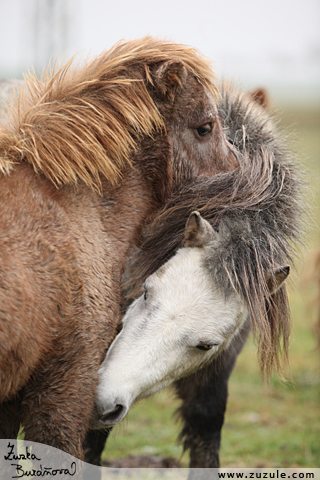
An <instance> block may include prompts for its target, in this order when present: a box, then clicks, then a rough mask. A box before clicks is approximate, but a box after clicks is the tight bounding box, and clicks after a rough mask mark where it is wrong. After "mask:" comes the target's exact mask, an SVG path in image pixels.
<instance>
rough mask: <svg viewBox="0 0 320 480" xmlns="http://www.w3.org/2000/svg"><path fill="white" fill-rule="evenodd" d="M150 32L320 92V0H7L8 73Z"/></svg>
mask: <svg viewBox="0 0 320 480" xmlns="http://www.w3.org/2000/svg"><path fill="white" fill-rule="evenodd" d="M147 34H150V35H155V36H158V37H162V38H164V37H165V38H170V39H172V40H174V41H177V42H182V43H187V44H190V45H193V46H195V47H197V48H199V49H200V50H201V51H202V52H203V53H204V54H205V55H207V56H208V57H209V58H210V59H212V60H213V61H214V65H215V70H216V72H217V74H218V75H219V76H224V77H227V78H232V79H233V80H235V81H236V82H237V83H241V84H242V85H244V86H250V87H251V86H258V85H265V86H266V87H267V88H271V89H273V88H276V89H277V88H278V89H279V88H280V89H282V90H283V91H285V92H290V91H297V89H299V88H301V89H302V87H303V88H304V90H306V88H308V89H309V90H310V92H311V91H312V92H313V94H314V92H316V93H317V91H318V93H319V97H320V0H200V1H199V2H197V1H195V0H192V1H191V0H160V1H158V2H152V1H150V0H118V1H117V0H0V40H1V48H0V74H1V75H2V76H17V75H20V74H21V72H22V71H23V70H26V69H27V68H29V67H31V65H32V64H34V65H35V66H36V68H40V67H41V68H42V66H43V65H44V64H46V63H47V61H48V58H49V57H50V55H51V56H54V55H55V54H56V52H57V50H58V49H60V56H62V54H66V56H67V57H69V56H70V55H72V54H74V53H76V52H78V51H81V53H80V55H79V58H81V56H84V55H88V54H95V53H99V52H100V51H102V50H103V49H105V48H108V47H110V46H112V45H113V44H114V43H115V42H116V41H117V40H119V39H121V38H125V39H131V38H137V37H141V36H144V35H147Z"/></svg>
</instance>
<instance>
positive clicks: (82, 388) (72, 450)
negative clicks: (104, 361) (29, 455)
mask: <svg viewBox="0 0 320 480" xmlns="http://www.w3.org/2000/svg"><path fill="white" fill-rule="evenodd" d="M91 344H92V345H94V344H95V342H94V340H93V341H92V342H90V345H91ZM66 345H70V349H69V352H65V351H64V352H59V353H57V357H56V358H54V359H51V361H50V362H48V364H47V365H46V366H44V367H43V368H42V370H41V372H39V373H38V374H37V376H36V377H34V378H32V379H31V381H30V382H29V384H28V385H27V386H26V387H25V390H24V398H23V402H22V420H21V421H22V424H23V426H24V431H25V439H26V440H30V441H34V442H39V443H44V444H46V445H50V446H52V447H55V448H59V449H60V450H63V451H65V452H67V453H69V454H70V455H73V456H75V457H77V458H79V459H80V460H83V456H84V455H83V448H82V444H83V442H84V439H85V435H86V432H87V430H88V428H89V423H90V418H91V414H92V412H93V408H94V395H95V391H96V386H97V372H98V368H99V363H100V361H101V359H100V358H99V360H97V358H95V357H98V355H95V352H90V348H89V346H88V345H83V344H82V346H81V344H80V345H79V343H77V339H76V338H74V340H73V343H69V342H68V341H66Z"/></svg>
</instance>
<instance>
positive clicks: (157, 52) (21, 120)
mask: <svg viewBox="0 0 320 480" xmlns="http://www.w3.org/2000/svg"><path fill="white" fill-rule="evenodd" d="M175 58H176V59H179V60H180V61H182V62H183V63H184V65H185V67H186V69H187V70H188V71H189V72H190V73H192V74H193V75H194V76H195V77H196V78H197V79H198V80H199V81H200V82H201V83H202V84H203V85H204V86H205V87H207V88H208V89H209V90H210V91H211V92H212V93H213V94H216V91H217V90H216V87H215V86H214V83H213V82H214V78H215V77H214V73H213V71H212V69H211V66H210V62H209V61H208V60H207V59H205V58H204V57H203V56H202V55H201V54H200V53H199V52H198V51H197V50H195V49H194V48H191V47H188V46H185V45H179V44H175V43H171V42H169V41H161V40H157V39H155V38H152V37H146V38H143V39H140V40H133V41H129V42H123V41H122V42H119V43H117V44H116V45H115V46H114V47H113V48H112V49H110V50H108V51H106V52H104V53H102V54H101V55H100V56H98V57H97V58H96V59H94V60H93V61H91V62H87V63H85V64H84V65H82V66H79V67H73V66H72V61H69V62H68V63H67V64H66V65H64V66H63V67H61V68H60V69H59V70H58V71H57V72H55V71H53V72H50V71H48V72H47V74H46V75H43V76H42V78H41V79H38V78H37V77H36V75H31V74H30V75H29V78H27V79H26V85H25V87H24V88H22V89H21V92H20V95H19V99H18V103H17V105H15V106H11V108H10V109H9V111H8V120H9V121H8V122H7V125H6V126H5V127H3V129H2V130H1V131H0V172H3V173H9V172H10V171H11V169H12V168H14V164H15V163H17V162H21V161H27V162H28V163H30V164H31V165H32V166H33V168H34V169H35V171H36V172H42V173H43V174H44V175H45V176H46V177H47V178H48V179H49V180H50V181H51V182H53V183H54V184H55V185H56V186H57V187H60V186H62V185H64V184H67V183H76V182H77V181H79V180H82V181H83V182H85V183H86V184H87V185H88V186H90V187H93V188H98V189H99V187H100V179H99V175H100V174H102V175H104V176H105V177H106V178H107V179H108V180H109V181H110V182H111V183H115V182H116V181H117V180H118V178H119V176H120V175H121V171H122V170H123V168H124V167H125V166H126V165H128V164H129V165H131V155H132V152H133V151H134V150H135V149H136V147H137V140H139V139H140V138H141V137H143V136H151V135H152V133H153V132H154V130H160V129H161V128H163V119H162V117H161V115H160V113H159V111H158V108H157V106H156V104H155V102H154V99H153V98H152V95H151V94H150V91H149V90H152V86H153V78H152V69H153V68H154V67H155V66H156V65H157V64H159V63H161V62H164V61H168V60H172V59H175ZM148 88H149V90H148Z"/></svg>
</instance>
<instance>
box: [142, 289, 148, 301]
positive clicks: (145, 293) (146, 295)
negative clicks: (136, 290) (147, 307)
mask: <svg viewBox="0 0 320 480" xmlns="http://www.w3.org/2000/svg"><path fill="white" fill-rule="evenodd" d="M147 297H148V293H147V290H146V289H145V290H144V294H143V298H144V299H145V300H147Z"/></svg>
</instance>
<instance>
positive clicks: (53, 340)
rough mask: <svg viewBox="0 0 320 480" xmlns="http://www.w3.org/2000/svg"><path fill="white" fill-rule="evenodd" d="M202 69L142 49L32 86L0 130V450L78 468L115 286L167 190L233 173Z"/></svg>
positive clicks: (136, 46) (191, 56)
mask: <svg viewBox="0 0 320 480" xmlns="http://www.w3.org/2000/svg"><path fill="white" fill-rule="evenodd" d="M216 95H217V90H216V87H215V86H214V75H213V72H212V70H211V68H210V65H209V62H208V61H207V60H206V59H205V58H203V57H202V56H201V55H200V54H199V53H198V52H196V51H195V50H194V49H192V48H190V47H186V46H183V45H177V44H172V43H170V42H165V41H164V42H162V41H158V40H155V39H153V38H149V37H148V38H145V39H142V40H136V41H131V42H127V43H119V44H117V45H115V47H114V48H112V49H111V50H109V51H107V52H105V53H103V54H102V55H100V56H99V57H97V58H95V59H94V60H93V61H92V62H90V63H88V64H86V65H83V66H82V67H81V68H80V67H78V68H72V66H71V63H68V64H67V65H65V66H64V67H62V68H61V69H60V70H59V71H58V72H57V73H51V74H49V73H48V74H47V75H46V76H44V77H43V78H42V79H41V80H37V78H35V77H30V78H29V79H28V80H27V81H26V84H25V86H24V87H23V89H22V91H21V92H20V96H19V99H18V102H17V104H16V105H15V106H11V107H10V108H9V111H8V119H7V120H6V124H5V125H4V126H3V127H1V130H0V176H1V178H0V199H1V222H0V345H1V349H0V403H1V406H0V437H1V438H14V437H16V435H17V433H18V430H19V426H20V424H22V425H23V427H24V431H25V438H26V439H27V440H32V441H36V442H40V443H45V444H48V445H52V446H54V447H57V448H59V449H62V450H64V451H66V452H68V453H70V454H72V455H75V456H77V457H78V458H82V457H83V448H82V443H83V440H84V438H85V434H86V431H87V429H88V427H89V422H90V417H91V414H92V411H93V407H94V395H95V389H96V383H97V370H98V368H99V365H100V363H101V361H102V360H103V358H104V353H105V350H106V349H107V348H108V346H109V345H110V343H111V342H112V340H113V339H114V337H115V335H116V331H117V327H118V325H119V321H120V307H121V285H120V282H121V274H122V271H123V269H124V267H125V265H126V262H127V257H128V253H129V251H131V249H132V247H133V246H135V245H137V244H138V243H139V239H140V236H141V232H142V228H143V227H144V225H145V224H147V223H148V222H149V221H150V220H151V219H152V218H153V216H154V215H155V214H156V212H158V211H159V210H160V209H161V208H163V206H164V205H165V202H166V201H167V199H168V198H169V197H170V195H171V192H172V191H173V189H174V188H175V185H182V184H186V185H187V184H188V183H189V182H190V181H191V180H192V179H194V178H196V177H198V176H199V175H201V176H202V177H203V178H204V176H208V177H211V176H213V175H215V174H217V173H219V172H227V171H232V170H234V169H236V168H237V167H238V162H237V159H236V152H235V150H234V148H233V147H232V146H231V145H230V144H229V143H228V141H227V140H226V137H225V133H224V130H223V128H222V124H221V120H220V117H219V114H218V110H217V105H216V102H215V97H216Z"/></svg>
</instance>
